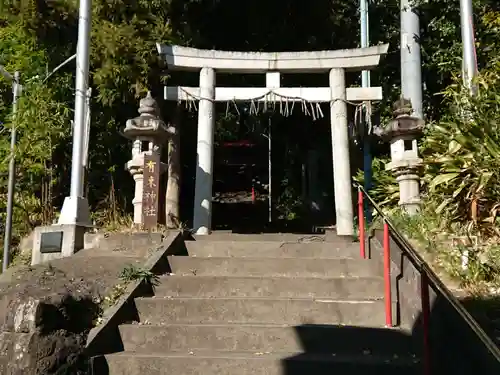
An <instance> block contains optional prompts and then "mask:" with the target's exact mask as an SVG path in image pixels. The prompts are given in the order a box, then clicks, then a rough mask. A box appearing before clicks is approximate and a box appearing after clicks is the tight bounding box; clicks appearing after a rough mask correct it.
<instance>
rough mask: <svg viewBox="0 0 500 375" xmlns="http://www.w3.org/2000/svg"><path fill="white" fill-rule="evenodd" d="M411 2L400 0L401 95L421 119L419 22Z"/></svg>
mask: <svg viewBox="0 0 500 375" xmlns="http://www.w3.org/2000/svg"><path fill="white" fill-rule="evenodd" d="M412 1H413V0H401V47H400V48H401V94H402V96H403V97H404V98H405V99H409V100H410V101H411V105H412V108H413V111H414V115H415V116H417V117H419V118H423V116H424V113H423V104H422V66H421V62H420V20H419V18H418V15H417V13H415V11H414V9H412V7H411V2H412Z"/></svg>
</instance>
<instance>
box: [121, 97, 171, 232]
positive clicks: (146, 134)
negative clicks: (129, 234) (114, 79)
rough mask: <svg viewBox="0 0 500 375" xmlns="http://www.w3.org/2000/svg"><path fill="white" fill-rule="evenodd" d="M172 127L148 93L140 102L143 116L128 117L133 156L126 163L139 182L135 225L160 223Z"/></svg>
mask: <svg viewBox="0 0 500 375" xmlns="http://www.w3.org/2000/svg"><path fill="white" fill-rule="evenodd" d="M171 132H172V129H170V128H169V127H168V126H167V125H166V124H165V122H164V121H163V120H162V119H161V118H160V111H159V108H158V104H157V102H156V100H155V99H154V98H153V97H152V96H151V93H150V92H148V94H147V95H146V97H145V98H143V99H141V101H140V104H139V116H138V117H136V118H134V119H131V120H128V121H127V123H126V126H125V129H124V130H123V134H124V136H125V137H126V138H128V139H131V140H132V142H133V144H132V159H131V160H130V161H129V162H128V163H127V164H126V168H127V170H128V171H129V172H130V174H131V175H132V177H133V178H134V181H135V194H134V199H133V200H132V204H133V205H134V224H136V225H140V226H142V227H143V228H144V229H151V228H153V227H156V225H157V224H158V217H159V216H158V213H159V212H160V210H161V208H160V207H159V196H160V176H161V174H162V173H163V172H165V171H166V170H167V165H166V164H164V163H162V162H161V161H160V159H161V152H162V150H163V146H164V145H165V144H166V142H167V140H168V137H169V136H170V134H171Z"/></svg>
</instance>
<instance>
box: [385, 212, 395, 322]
mask: <svg viewBox="0 0 500 375" xmlns="http://www.w3.org/2000/svg"><path fill="white" fill-rule="evenodd" d="M384 286H385V287H384V295H385V297H384V298H385V325H386V326H387V327H392V326H393V324H392V297H391V250H390V237H389V224H387V222H386V221H384Z"/></svg>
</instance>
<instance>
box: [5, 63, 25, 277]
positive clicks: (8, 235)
mask: <svg viewBox="0 0 500 375" xmlns="http://www.w3.org/2000/svg"><path fill="white" fill-rule="evenodd" d="M20 91H21V85H20V84H19V72H15V73H14V77H13V82H12V94H13V100H12V117H13V121H12V128H11V133H10V160H9V181H8V185H7V215H6V216H7V217H6V219H5V237H4V243H3V264H2V272H5V271H6V270H7V268H8V267H9V261H10V259H9V258H10V242H11V240H12V211H13V206H14V188H15V183H16V158H15V148H16V121H15V116H16V112H17V99H18V98H19V95H20V94H21V93H20Z"/></svg>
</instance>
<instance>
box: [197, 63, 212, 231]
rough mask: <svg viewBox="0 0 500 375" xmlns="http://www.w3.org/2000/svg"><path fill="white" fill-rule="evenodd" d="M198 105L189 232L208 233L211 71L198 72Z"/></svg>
mask: <svg viewBox="0 0 500 375" xmlns="http://www.w3.org/2000/svg"><path fill="white" fill-rule="evenodd" d="M200 97H201V98H202V99H200V103H199V113H198V138H197V139H198V141H197V146H196V148H197V154H198V155H197V157H196V181H195V190H194V217H193V229H194V231H195V233H196V234H210V231H211V223H212V185H213V172H214V126H215V70H214V69H213V68H206V67H205V68H202V69H201V71H200Z"/></svg>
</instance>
